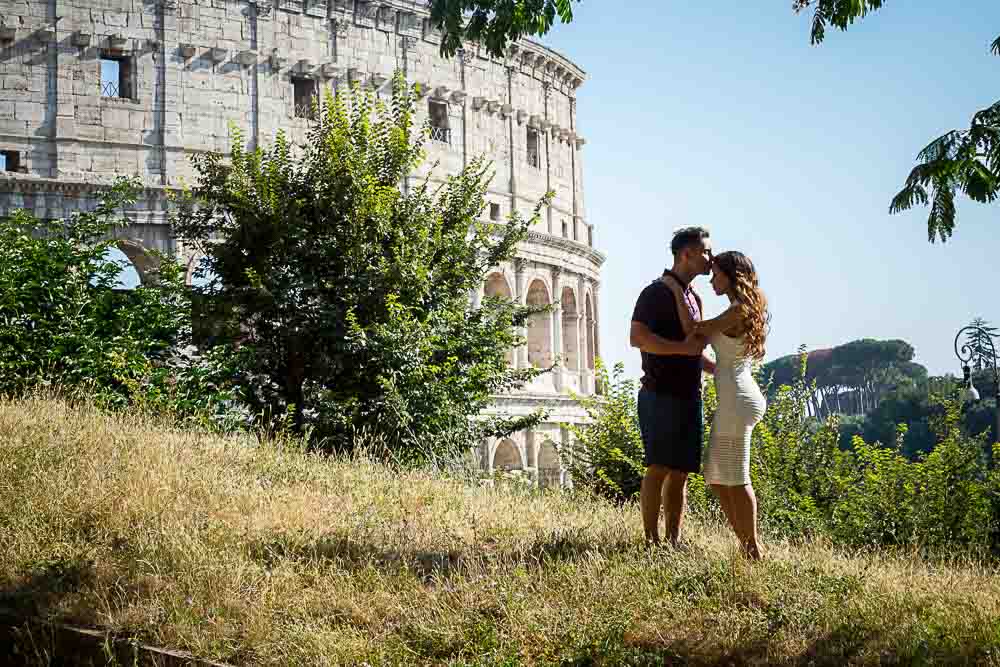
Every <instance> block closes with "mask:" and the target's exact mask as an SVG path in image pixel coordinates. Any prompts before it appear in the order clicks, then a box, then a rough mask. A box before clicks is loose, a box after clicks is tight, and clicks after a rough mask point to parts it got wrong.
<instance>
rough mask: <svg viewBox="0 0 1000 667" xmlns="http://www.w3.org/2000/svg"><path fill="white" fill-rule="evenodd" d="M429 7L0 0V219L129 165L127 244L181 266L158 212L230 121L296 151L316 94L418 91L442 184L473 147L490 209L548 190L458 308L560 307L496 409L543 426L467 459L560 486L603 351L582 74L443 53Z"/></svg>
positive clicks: (342, 2) (57, 203) (49, 208)
mask: <svg viewBox="0 0 1000 667" xmlns="http://www.w3.org/2000/svg"><path fill="white" fill-rule="evenodd" d="M426 16H427V13H426V9H425V3H423V2H407V1H405V0H384V1H382V2H361V1H355V0H261V1H258V2H254V1H252V0H251V1H248V0H0V215H4V214H6V213H8V212H9V211H10V210H12V209H14V208H19V207H23V208H28V209H31V210H33V211H34V213H35V214H36V215H38V216H39V217H43V218H58V217H62V216H65V215H67V214H68V213H69V212H71V211H73V210H76V209H79V208H81V207H85V206H88V205H90V204H91V203H92V201H93V199H92V192H93V187H94V186H95V185H96V184H100V183H107V182H110V181H111V180H112V179H113V178H114V177H115V175H116V174H126V175H134V174H138V175H139V177H140V178H141V179H142V180H143V182H144V183H145V185H146V189H145V192H144V196H143V198H142V200H141V201H140V203H139V205H138V206H137V207H136V210H135V211H133V212H132V213H131V214H130V217H131V218H132V219H133V220H134V225H133V227H132V228H131V229H130V230H129V236H131V237H135V238H138V239H141V240H142V242H143V243H144V244H145V245H146V246H147V247H152V248H156V249H159V250H163V251H167V252H179V253H181V254H182V255H184V249H183V248H178V247H177V244H176V242H175V241H174V240H173V239H172V238H171V236H170V230H169V227H168V226H167V225H166V224H165V219H166V216H165V207H166V205H167V200H166V193H167V192H168V191H169V190H170V189H171V188H176V187H178V186H180V185H181V184H182V183H183V182H184V181H185V179H188V180H190V179H191V177H192V170H191V166H190V163H189V160H188V159H187V156H188V155H189V154H192V153H195V152H199V151H215V152H226V151H227V150H228V148H229V146H230V141H231V138H230V123H234V124H235V125H236V126H238V127H240V128H241V129H242V131H243V132H244V134H245V136H246V137H248V139H249V141H250V142H251V143H254V142H264V143H266V142H268V141H270V140H271V139H272V138H273V137H274V135H275V133H276V132H277V131H278V129H284V130H285V131H286V132H288V133H289V135H290V137H291V138H292V140H293V141H294V140H301V139H303V138H304V133H305V131H306V127H307V123H308V120H307V119H306V118H304V117H302V116H305V115H307V113H308V112H307V111H306V109H307V108H308V106H309V105H308V101H309V99H310V97H311V96H312V95H315V94H316V93H317V92H319V91H323V90H325V89H335V88H336V87H337V86H342V85H346V84H348V83H350V82H354V81H359V82H361V84H362V85H365V86H369V87H371V88H373V89H375V90H378V91H380V94H387V91H386V86H387V84H388V83H389V81H390V78H391V76H392V74H393V72H394V70H396V69H401V70H402V71H403V72H404V73H405V74H406V76H407V78H408V79H409V80H410V81H412V82H419V83H421V84H422V86H421V88H422V90H424V91H425V92H426V96H425V97H424V98H423V99H422V100H421V104H420V108H421V110H422V113H424V114H427V117H429V118H430V119H431V122H432V125H433V129H432V141H431V145H430V147H429V149H430V156H429V157H430V159H429V160H427V162H426V164H427V165H428V167H429V166H430V165H431V164H433V163H434V162H439V167H438V169H437V171H436V172H435V173H437V174H438V175H439V176H442V177H443V176H444V175H445V174H446V173H447V172H449V171H452V172H453V171H457V170H458V169H460V168H461V167H462V165H463V164H465V163H466V162H467V161H469V160H470V159H471V158H472V157H473V156H476V155H479V154H483V153H486V154H487V155H488V156H489V157H490V158H491V159H492V160H494V162H495V168H496V177H495V179H494V182H493V184H492V187H491V190H490V193H489V199H490V206H489V207H488V208H487V212H486V215H487V216H489V217H492V218H495V219H504V218H505V217H506V216H507V215H508V214H509V213H510V212H511V210H514V209H516V210H518V211H521V212H522V213H523V214H525V215H530V213H531V211H532V210H533V209H534V207H535V205H536V204H537V202H538V201H539V199H540V198H541V197H542V196H543V194H544V193H545V192H546V191H547V190H552V191H554V192H555V198H554V199H553V201H552V204H551V206H548V207H546V208H545V209H544V211H543V215H542V218H541V221H540V223H539V224H538V225H537V227H536V228H535V229H534V230H533V231H532V234H531V238H530V239H529V240H528V241H527V242H526V243H525V244H524V245H523V246H522V247H521V248H520V250H519V257H518V259H517V260H516V261H515V262H513V263H512V264H511V265H509V266H501V267H497V268H496V272H495V273H493V274H492V275H491V276H490V277H489V280H488V281H487V283H486V285H484V286H483V289H482V291H481V292H480V294H478V295H475V296H474V297H473V299H474V300H476V299H479V298H482V296H483V294H506V295H510V296H511V297H514V298H518V299H521V300H522V301H528V302H531V303H550V302H556V304H557V305H556V307H555V311H554V313H553V314H552V315H551V316H540V317H538V318H536V320H535V321H533V322H532V323H531V325H530V326H529V327H528V330H527V331H526V332H525V333H526V335H527V338H528V344H527V346H525V347H524V348H522V349H519V350H514V351H512V354H511V359H512V362H513V363H514V364H516V365H518V366H524V365H527V364H537V365H548V364H550V363H552V362H553V361H555V360H556V358H557V357H560V358H561V361H562V364H561V367H560V368H558V369H557V370H556V371H555V372H554V373H550V374H547V375H545V376H543V377H541V378H539V379H538V380H537V381H536V383H535V384H534V385H533V386H531V387H530V388H529V389H528V390H527V391H524V392H521V393H518V394H517V395H514V396H505V397H499V398H498V401H497V403H498V406H499V407H501V408H502V409H504V410H506V411H509V412H523V411H527V410H530V409H532V408H534V407H538V406H545V407H547V408H549V409H550V410H551V411H552V419H551V421H550V423H548V424H546V425H544V426H543V427H541V428H539V429H537V430H536V431H534V432H530V433H520V434H517V436H516V437H515V438H513V439H511V440H509V441H504V442H500V443H496V442H490V443H485V444H484V447H483V451H482V452H480V454H481V461H482V463H483V465H484V466H485V467H486V468H488V469H491V470H492V469H501V468H502V469H514V468H521V469H526V470H529V471H537V473H538V478H539V479H540V480H541V481H542V482H543V483H550V482H553V481H556V480H558V479H559V478H560V476H561V473H560V467H559V463H558V456H557V453H556V448H557V447H563V446H566V445H567V444H568V435H567V433H566V432H565V430H563V429H561V428H560V426H559V424H560V423H565V422H574V421H578V420H581V419H583V414H582V412H581V411H580V410H579V408H578V407H576V406H575V404H574V403H573V401H571V400H570V399H569V398H568V395H567V393H568V392H569V391H570V390H573V391H576V392H580V393H591V392H593V391H594V373H593V362H594V357H595V355H596V354H597V351H598V347H599V341H598V336H597V331H598V328H597V313H598V285H599V270H600V266H601V264H602V262H603V259H604V258H603V256H602V255H601V254H600V253H598V252H597V251H596V250H594V247H593V246H594V234H593V227H592V225H591V224H590V223H589V222H588V221H587V219H586V216H585V215H584V207H583V183H582V164H581V148H582V146H583V143H584V140H583V138H582V137H581V136H580V134H579V132H578V130H577V125H576V98H575V90H576V89H577V87H578V86H579V85H580V84H581V83H582V81H583V78H584V74H583V72H582V71H581V70H580V69H579V68H577V67H576V66H575V65H574V64H573V63H571V62H570V61H569V60H567V59H566V58H565V57H563V56H562V55H560V54H558V53H555V52H554V51H551V50H550V49H547V48H546V47H544V46H541V45H538V44H535V43H531V42H524V43H521V44H519V45H517V46H515V47H513V48H512V49H511V50H510V53H509V54H508V56H507V57H506V58H505V59H503V60H502V61H501V60H497V59H491V58H489V57H488V56H486V55H485V54H484V53H482V52H481V51H480V50H479V49H477V48H476V47H474V46H471V45H470V46H469V47H468V48H466V49H465V50H464V51H462V52H461V53H460V55H459V56H457V57H456V58H453V59H450V60H445V59H442V58H440V57H439V56H438V40H437V37H436V34H435V32H434V31H433V30H431V29H430V28H429V24H428V21H427V20H426ZM418 120H420V121H422V120H423V118H421V119H418ZM428 167H425V168H428Z"/></svg>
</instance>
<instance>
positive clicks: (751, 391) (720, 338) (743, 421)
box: [705, 333, 767, 486]
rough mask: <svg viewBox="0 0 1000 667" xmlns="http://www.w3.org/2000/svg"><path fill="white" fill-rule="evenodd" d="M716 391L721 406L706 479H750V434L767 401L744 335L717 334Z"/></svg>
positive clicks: (726, 482)
mask: <svg viewBox="0 0 1000 667" xmlns="http://www.w3.org/2000/svg"><path fill="white" fill-rule="evenodd" d="M708 342H709V344H710V345H711V346H712V349H714V350H715V360H716V361H715V363H716V368H715V391H716V394H717V395H718V398H719V407H718V410H716V412H715V419H713V420H712V434H711V436H710V437H709V441H708V456H707V458H706V460H705V481H706V482H707V483H709V484H720V485H722V486H743V485H745V484H749V483H750V436H751V434H752V433H753V427H754V426H756V425H757V422H759V421H760V420H761V419H762V418H763V417H764V410H765V409H766V408H767V401H766V399H765V398H764V394H763V393H761V391H760V387H758V386H757V382H756V381H755V380H754V379H753V373H752V369H751V360H750V359H748V358H747V356H746V351H745V348H744V346H743V338H742V337H740V338H730V337H729V336H726V335H725V334H721V333H717V334H713V335H712V337H711V338H709V341H708Z"/></svg>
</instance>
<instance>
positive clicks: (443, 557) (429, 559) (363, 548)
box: [249, 531, 638, 580]
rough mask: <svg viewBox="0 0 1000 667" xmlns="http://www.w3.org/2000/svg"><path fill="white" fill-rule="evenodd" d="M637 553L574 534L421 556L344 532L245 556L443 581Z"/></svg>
mask: <svg viewBox="0 0 1000 667" xmlns="http://www.w3.org/2000/svg"><path fill="white" fill-rule="evenodd" d="M636 548H638V542H636V541H629V540H625V539H622V540H620V541H617V542H615V541H607V542H603V543H601V544H599V545H597V544H595V543H594V541H593V540H592V539H588V538H586V537H585V536H583V535H581V534H575V533H572V532H553V533H551V534H549V535H539V536H536V537H535V539H534V540H533V541H531V542H526V543H524V544H518V545H516V546H514V547H512V548H500V547H498V546H497V545H495V544H490V543H485V544H476V545H470V546H467V547H464V548H463V549H461V550H459V549H452V550H440V551H423V550H418V549H413V550H410V549H406V548H405V547H404V548H402V549H398V550H390V549H386V548H385V547H384V546H381V545H377V544H373V543H371V542H369V541H366V540H364V539H359V538H358V537H356V536H352V535H351V534H350V533H348V532H347V531H336V532H333V533H330V534H327V535H323V536H321V537H320V538H318V539H314V540H309V541H304V542H300V541H297V540H296V539H295V537H294V536H290V535H283V534H274V535H272V536H271V537H269V538H267V539H263V540H257V541H254V542H251V543H250V544H249V555H250V557H251V558H253V559H254V560H256V561H258V562H259V563H261V564H262V565H263V566H264V567H266V568H269V569H270V568H272V567H274V566H275V565H276V564H277V563H278V562H280V561H282V560H328V561H332V562H336V563H337V564H338V565H340V566H341V567H344V568H345V569H348V570H357V569H364V568H370V567H376V568H405V569H408V570H410V571H411V572H412V573H413V574H414V575H416V576H417V577H419V578H423V579H425V580H428V579H434V578H446V577H449V576H454V575H461V574H463V573H465V572H468V571H469V570H470V568H471V567H472V566H481V565H484V564H499V565H503V566H511V567H516V566H519V565H521V566H526V567H541V566H544V565H546V564H550V563H566V562H576V561H579V560H581V559H584V558H589V557H590V556H591V555H593V554H600V555H603V556H608V555H612V554H621V553H622V552H624V551H627V550H632V549H636Z"/></svg>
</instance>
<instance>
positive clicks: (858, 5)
mask: <svg viewBox="0 0 1000 667" xmlns="http://www.w3.org/2000/svg"><path fill="white" fill-rule="evenodd" d="M884 4H885V2H884V0H795V1H794V3H793V8H794V9H795V11H796V12H802V11H805V10H807V9H809V8H812V9H813V18H812V30H811V41H812V43H813V44H819V43H820V42H822V41H823V40H824V39H825V37H826V28H827V26H834V27H836V28H839V29H841V30H847V29H848V27H849V26H851V25H852V24H853V23H854V22H855V21H856V20H859V19H863V18H864V17H865V16H867V15H868V14H869V13H872V12H875V11H877V10H879V9H881V8H882V6H883V5H884ZM991 50H992V52H993V53H994V54H995V55H1000V37H998V38H997V39H996V40H995V41H994V42H993V44H992V45H991ZM958 192H961V193H963V194H965V196H967V197H968V198H969V199H972V200H973V201H976V202H979V203H983V204H986V203H991V202H993V201H995V200H996V198H997V195H998V193H1000V101H997V102H994V103H993V104H992V105H990V106H989V107H987V108H985V109H982V110H980V111H977V112H976V113H975V114H973V116H972V121H971V123H970V125H969V128H968V129H961V130H952V131H950V132H946V133H945V134H943V135H941V136H940V137H938V138H937V139H935V140H934V141H932V142H930V143H929V144H928V145H927V146H925V147H924V149H923V150H921V151H920V153H919V154H918V155H917V166H916V167H914V168H913V170H912V171H911V172H910V175H909V176H908V177H907V179H906V183H905V184H904V185H903V188H902V189H901V190H900V191H899V193H898V194H897V195H896V196H895V197H893V199H892V202H891V204H890V205H889V211H890V213H898V212H900V211H905V210H908V209H910V208H913V207H914V206H916V205H918V204H920V205H925V206H926V205H929V206H930V214H929V215H928V217H927V238H928V240H929V241H931V242H934V241H935V240H936V239H940V240H941V241H942V242H944V241H947V240H948V238H950V237H951V235H952V232H953V231H954V229H955V195H956V193H958Z"/></svg>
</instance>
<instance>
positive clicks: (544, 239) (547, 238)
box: [525, 231, 607, 266]
mask: <svg viewBox="0 0 1000 667" xmlns="http://www.w3.org/2000/svg"><path fill="white" fill-rule="evenodd" d="M525 240H526V241H528V242H530V243H534V244H535V245H541V246H546V247H549V248H555V249H556V250H562V251H564V252H568V253H572V254H574V255H582V256H583V257H586V258H587V259H589V260H590V261H591V262H593V263H594V264H595V265H597V266H601V265H602V264H604V260H606V259H607V256H605V255H604V253H602V252H599V251H597V250H595V249H594V248H591V247H590V246H589V245H586V244H584V243H580V242H579V241H572V240H570V239H565V238H563V237H561V236H553V235H552V234H544V233H542V232H535V231H529V232H528V238H527V239H525Z"/></svg>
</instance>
